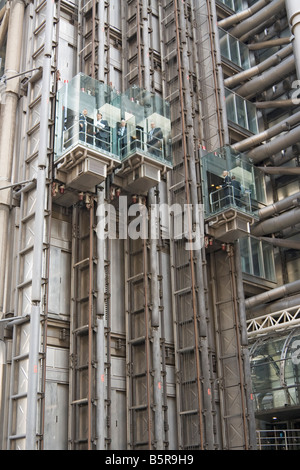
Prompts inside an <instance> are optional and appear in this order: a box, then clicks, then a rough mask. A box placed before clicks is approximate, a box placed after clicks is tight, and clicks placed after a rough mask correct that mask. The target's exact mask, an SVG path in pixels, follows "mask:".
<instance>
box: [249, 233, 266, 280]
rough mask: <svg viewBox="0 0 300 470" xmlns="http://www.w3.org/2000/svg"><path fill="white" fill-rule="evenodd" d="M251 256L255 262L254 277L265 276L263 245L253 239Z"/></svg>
mask: <svg viewBox="0 0 300 470" xmlns="http://www.w3.org/2000/svg"><path fill="white" fill-rule="evenodd" d="M251 252H252V253H251V254H252V262H253V273H252V274H253V275H254V276H258V277H265V276H264V266H263V257H262V252H261V244H260V242H259V240H257V239H256V238H251Z"/></svg>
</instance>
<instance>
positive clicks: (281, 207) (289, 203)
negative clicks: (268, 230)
mask: <svg viewBox="0 0 300 470" xmlns="http://www.w3.org/2000/svg"><path fill="white" fill-rule="evenodd" d="M299 198H300V192H298V193H295V194H292V195H291V196H288V197H285V198H284V199H282V200H280V201H278V202H275V203H274V204H270V205H269V206H266V207H263V208H262V209H260V210H259V211H258V216H259V218H260V219H266V218H267V217H271V216H272V215H275V214H279V213H280V212H282V211H285V210H287V209H290V208H291V207H293V206H298V205H299Z"/></svg>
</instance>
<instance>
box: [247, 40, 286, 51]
mask: <svg viewBox="0 0 300 470" xmlns="http://www.w3.org/2000/svg"><path fill="white" fill-rule="evenodd" d="M290 42H291V38H289V37H288V38H286V37H284V38H277V39H269V40H267V41H262V42H255V43H254V44H247V47H248V49H249V51H259V50H260V49H267V48H269V47H276V46H285V45H287V44H289V43H290Z"/></svg>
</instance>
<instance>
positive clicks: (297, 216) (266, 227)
mask: <svg viewBox="0 0 300 470" xmlns="http://www.w3.org/2000/svg"><path fill="white" fill-rule="evenodd" d="M299 222H300V209H299V208H296V209H293V210H291V211H289V212H284V213H283V214H281V215H279V216H278V217H274V218H271V219H267V220H264V221H263V222H259V223H258V224H257V225H255V226H254V227H251V234H252V235H255V236H257V237H259V236H261V235H268V234H270V233H276V232H280V231H281V230H282V229H284V228H286V227H290V226H291V225H295V224H297V223H299Z"/></svg>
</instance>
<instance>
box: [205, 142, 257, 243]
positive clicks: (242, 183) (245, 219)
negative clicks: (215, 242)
mask: <svg viewBox="0 0 300 470" xmlns="http://www.w3.org/2000/svg"><path fill="white" fill-rule="evenodd" d="M201 175H202V176H201V177H202V184H203V203H204V214H205V221H206V226H207V227H206V228H207V233H208V234H210V235H212V236H214V237H215V238H217V239H219V240H221V241H224V242H226V243H230V242H233V241H234V240H236V239H238V238H240V237H242V236H246V235H247V234H248V233H249V232H250V225H251V224H252V223H254V221H255V220H258V217H257V215H256V213H257V210H258V208H259V207H260V205H261V204H264V203H265V201H266V192H265V183H264V177H263V174H262V172H261V171H260V170H259V169H258V168H256V167H255V166H254V165H253V163H252V162H251V161H250V160H249V159H248V158H247V157H246V156H245V155H244V154H242V153H239V152H235V151H234V150H233V149H232V148H231V147H230V146H226V147H222V148H220V149H218V150H216V151H214V152H211V153H208V154H206V155H204V156H202V158H201Z"/></svg>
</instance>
